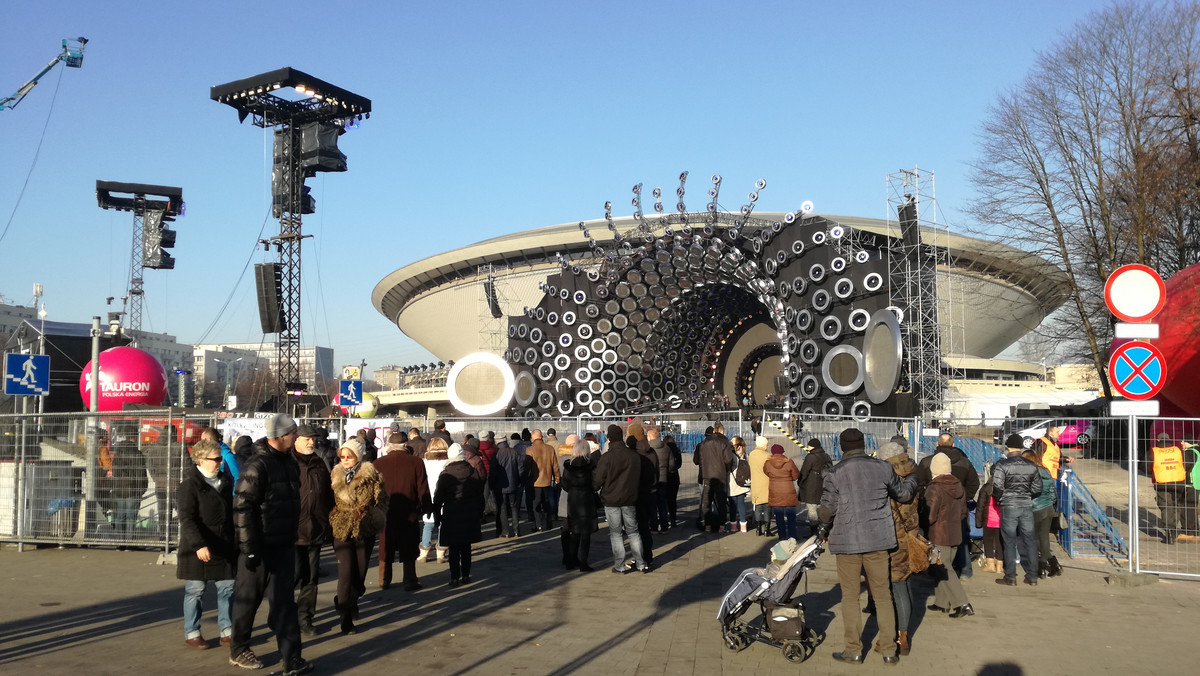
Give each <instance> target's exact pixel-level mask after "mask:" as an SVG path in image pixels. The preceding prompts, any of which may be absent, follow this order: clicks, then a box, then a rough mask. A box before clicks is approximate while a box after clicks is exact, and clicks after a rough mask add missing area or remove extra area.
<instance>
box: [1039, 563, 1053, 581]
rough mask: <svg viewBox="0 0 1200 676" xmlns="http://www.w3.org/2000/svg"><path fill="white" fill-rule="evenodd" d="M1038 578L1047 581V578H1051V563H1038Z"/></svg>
mask: <svg viewBox="0 0 1200 676" xmlns="http://www.w3.org/2000/svg"><path fill="white" fill-rule="evenodd" d="M1038 577H1039V578H1040V579H1045V578H1047V577H1050V564H1049V563H1040V562H1039V563H1038Z"/></svg>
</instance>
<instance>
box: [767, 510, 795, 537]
mask: <svg viewBox="0 0 1200 676" xmlns="http://www.w3.org/2000/svg"><path fill="white" fill-rule="evenodd" d="M772 509H773V510H774V511H775V528H776V530H778V531H779V539H780V540H786V539H788V538H794V537H796V506H795V505H788V506H787V507H772Z"/></svg>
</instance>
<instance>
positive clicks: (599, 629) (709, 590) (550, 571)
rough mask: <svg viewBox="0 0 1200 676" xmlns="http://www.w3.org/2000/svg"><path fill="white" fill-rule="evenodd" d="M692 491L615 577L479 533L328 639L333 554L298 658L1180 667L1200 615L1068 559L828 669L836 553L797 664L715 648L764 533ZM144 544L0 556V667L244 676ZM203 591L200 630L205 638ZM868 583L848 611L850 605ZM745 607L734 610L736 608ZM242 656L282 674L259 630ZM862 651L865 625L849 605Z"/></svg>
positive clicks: (514, 665)
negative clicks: (893, 644) (450, 567)
mask: <svg viewBox="0 0 1200 676" xmlns="http://www.w3.org/2000/svg"><path fill="white" fill-rule="evenodd" d="M697 493H698V491H697V490H696V489H695V487H694V486H687V485H685V486H684V487H683V490H682V491H681V496H680V497H681V511H682V512H683V513H684V514H685V515H686V516H687V519H686V523H687V525H686V526H683V525H681V526H680V527H679V528H677V529H675V530H674V531H672V532H671V533H670V534H669V535H667V536H655V561H654V568H655V569H654V571H653V572H652V573H650V574H647V575H642V574H628V575H624V576H618V575H614V574H612V573H610V572H609V570H608V568H609V567H610V565H611V560H609V559H608V558H607V557H608V552H609V545H608V535H607V530H605V529H603V528H602V529H601V531H600V532H599V533H596V534H595V535H593V540H592V563H593V565H595V566H596V571H595V572H592V573H587V574H584V573H579V572H574V571H572V572H566V571H564V570H563V569H562V566H560V565H559V559H560V552H561V550H560V549H559V542H558V536H557V532H550V533H541V534H534V535H524V536H522V537H521V538H520V539H518V540H497V539H492V538H491V537H490V534H489V535H488V536H486V537H488V539H487V540H485V541H484V542H483V543H481V544H480V545H477V546H476V548H475V552H476V555H475V564H474V569H473V571H472V579H473V580H474V582H473V583H472V584H470V585H468V586H464V587H459V588H456V589H455V588H450V587H448V586H446V582H447V580H448V579H449V575H448V572H447V568H446V566H445V565H444V564H436V563H424V564H421V565H420V566H419V573H420V575H421V576H422V582H423V583H424V585H425V588H424V589H423V590H421V591H420V592H417V593H415V594H410V593H406V592H404V591H403V590H402V589H401V588H400V587H399V586H393V587H392V588H391V589H389V590H387V591H383V590H380V589H379V587H378V575H377V573H376V570H375V569H374V565H373V567H372V570H371V571H370V573H369V575H368V583H367V595H366V596H365V597H364V598H363V600H362V616H361V620H360V622H359V628H360V632H359V633H358V634H356V635H352V636H348V637H343V636H341V635H339V634H338V633H337V631H336V624H337V619H336V616H335V614H334V611H333V594H334V588H335V586H336V580H335V577H336V574H335V564H334V561H333V558H332V556H327V557H326V558H325V560H324V562H323V570H324V577H323V579H322V584H321V587H320V596H319V599H318V608H319V612H318V616H317V618H318V623H317V624H318V625H319V626H320V627H321V628H323V629H325V630H326V631H325V632H324V633H322V634H321V635H320V636H317V637H315V638H313V639H306V640H305V642H304V656H305V658H307V659H308V660H310V661H312V662H313V663H314V664H315V666H316V671H317V673H325V674H335V673H337V674H340V673H347V674H385V673H405V674H409V673H411V674H438V675H446V676H450V675H456V674H489V675H490V674H575V673H578V674H670V675H685V674H739V675H745V674H767V673H811V674H841V673H846V674H849V673H864V672H876V671H881V670H887V671H888V672H889V673H892V672H894V673H913V674H917V673H920V674H1133V673H1136V674H1186V673H1194V669H1195V665H1194V659H1193V658H1192V656H1191V651H1190V650H1189V649H1188V645H1189V644H1188V643H1187V641H1188V639H1189V637H1190V636H1192V635H1193V634H1194V633H1195V630H1196V628H1197V627H1200V583H1196V582H1190V581H1179V580H1168V579H1164V580H1161V581H1159V582H1157V583H1154V584H1148V585H1144V586H1136V587H1128V586H1123V585H1119V584H1115V583H1112V582H1110V581H1109V577H1110V576H1111V574H1112V572H1113V569H1111V568H1109V567H1108V566H1107V564H1105V563H1104V562H1102V561H1101V560H1098V559H1085V560H1081V561H1067V563H1066V573H1065V575H1063V576H1062V577H1060V578H1056V579H1051V580H1045V581H1043V582H1042V583H1041V584H1039V585H1038V586H1037V587H1036V588H1029V587H1025V586H1023V585H1022V586H1018V587H1016V588H1008V587H1001V586H999V585H996V584H993V583H992V579H993V577H994V576H993V575H990V574H984V573H979V572H976V573H975V576H974V577H973V578H972V579H970V580H967V581H965V586H966V590H967V593H968V595H969V596H970V599H971V602H972V604H973V605H974V607H975V609H976V615H975V616H974V617H969V618H964V619H958V620H952V619H949V618H947V617H946V616H945V615H942V614H940V613H928V612H926V611H925V610H924V607H925V605H926V604H927V603H930V602H931V599H929V598H927V597H930V596H931V594H932V589H931V587H930V586H929V584H928V583H927V582H925V581H922V583H921V584H919V585H917V587H918V592H917V599H916V601H915V604H914V605H915V607H916V608H918V609H919V610H916V611H915V612H916V613H917V615H916V617H915V621H914V624H915V627H914V629H913V630H912V632H911V633H912V642H913V650H912V654H911V655H910V656H908V657H905V658H902V659H901V662H900V664H899V666H898V667H888V666H885V665H884V664H883V663H882V661H881V659H880V657H879V655H878V654H875V653H870V654H868V655H867V657H866V663H865V664H864V665H863V666H851V665H843V664H840V663H837V662H834V661H833V660H832V658H831V657H830V655H831V653H833V652H834V651H837V650H841V649H842V645H841V636H842V620H841V618H840V617H839V616H838V606H839V603H840V599H841V594H840V592H839V591H838V589H837V586H836V579H835V578H836V575H835V569H834V565H833V557H832V555H830V554H825V555H824V557H823V558H822V559H821V560H820V562H819V564H818V568H817V569H816V570H815V571H813V572H812V573H811V574H810V576H809V580H808V592H807V593H806V594H805V593H803V592H804V586H803V583H801V587H800V593H802V594H803V595H802V596H801V598H802V599H803V601H804V603H805V605H806V606H807V616H808V619H809V622H810V623H811V624H812V625H813V626H815V627H816V628H818V629H820V630H822V631H825V632H826V633H827V634H828V638H827V640H826V641H825V643H824V644H823V645H821V646H820V647H818V649H817V652H816V654H815V655H814V656H813V657H811V658H810V659H809V660H808V661H806V662H804V663H803V664H800V665H794V664H790V663H788V662H786V661H785V660H784V659H783V656H782V655H781V654H780V652H779V650H778V649H775V648H771V647H769V646H766V645H763V644H756V645H753V646H751V647H750V648H749V649H747V650H745V651H743V652H740V653H731V652H729V651H728V650H726V649H725V647H724V646H723V644H722V641H721V636H720V631H719V628H718V624H717V622H716V614H717V607H718V605H719V602H720V599H721V596H722V595H723V594H724V593H725V591H726V590H727V589H728V587H729V586H730V585H731V584H732V582H733V581H734V579H735V578H736V576H737V575H738V573H739V572H740V571H742V570H743V569H745V568H749V567H755V566H762V565H764V564H765V563H766V560H767V549H768V546H769V545H770V544H771V543H770V542H768V540H767V538H761V537H757V536H755V535H754V534H753V533H749V534H740V533H737V534H727V535H719V536H715V535H708V534H703V533H700V532H698V531H697V530H696V529H695V527H694V525H693V523H694V518H693V517H694V514H695V505H696V500H697ZM157 558H158V553H157V552H118V551H115V550H110V549H70V548H68V549H56V548H50V549H41V550H36V551H26V552H24V553H18V552H17V551H15V550H14V549H11V548H7V549H4V550H2V551H0V580H2V581H3V590H4V591H3V603H2V605H0V672H2V673H6V674H25V673H38V674H119V673H141V674H147V673H150V674H154V673H169V674H213V673H222V674H230V673H241V670H239V669H236V668H235V667H232V666H229V664H228V663H227V658H228V650H226V649H223V648H217V647H214V648H213V649H211V650H207V651H194V650H190V649H187V648H185V647H184V645H183V631H182V620H181V613H182V609H181V607H182V595H183V583H182V582H180V581H178V580H176V579H175V569H174V567H173V566H160V565H157V564H156V560H157ZM212 593H213V592H212V591H211V590H210V591H209V596H207V597H206V604H207V607H208V608H209V612H208V613H206V615H205V618H204V625H203V626H204V632H205V636H206V637H208V638H209V639H211V642H212V643H213V644H214V646H215V644H216V637H217V635H218V630H217V626H216V614H215V611H213V610H212V609H213V608H214V607H215V599H214V597H213V596H212ZM865 602H866V596H865V592H864V595H863V597H862V603H863V604H865ZM754 612H755V611H753V610H752V611H751V613H752V614H753V613H754ZM266 615H267V611H266V606H265V605H264V606H263V608H262V610H261V611H260V613H259V617H258V626H257V627H256V629H255V643H254V650H255V652H256V653H257V654H258V655H259V656H260V657H261V658H262V659H263V661H264V662H266V664H267V669H266V670H265V671H262V672H258V673H268V672H270V671H274V670H277V669H278V668H279V655H278V653H277V652H276V651H275V644H274V640H273V639H271V638H270V637H269V635H268V633H267V631H266V628H265V624H266ZM863 618H864V622H865V635H866V637H867V641H866V642H865V643H867V644H868V645H869V644H870V642H871V641H872V640H873V637H874V635H875V623H874V621H873V620H872V619H871V618H870V617H869V616H866V615H864V616H863Z"/></svg>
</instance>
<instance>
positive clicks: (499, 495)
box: [491, 436, 525, 538]
mask: <svg viewBox="0 0 1200 676" xmlns="http://www.w3.org/2000/svg"><path fill="white" fill-rule="evenodd" d="M517 439H518V440H519V439H520V437H519V436H518V437H517ZM509 443H510V442H508V441H501V442H500V444H499V445H498V446H497V447H496V469H495V470H494V471H493V472H492V474H491V480H492V481H491V483H492V490H493V491H494V492H495V494H496V537H503V538H512V537H518V536H520V535H521V513H520V510H519V509H518V508H517V499H518V498H519V497H520V495H521V482H522V479H521V473H522V471H523V470H524V464H525V454H524V453H520V452H519V451H518V450H517V449H516V448H513V447H512V446H510V445H509ZM514 443H515V442H514Z"/></svg>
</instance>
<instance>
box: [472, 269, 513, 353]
mask: <svg viewBox="0 0 1200 676" xmlns="http://www.w3.org/2000/svg"><path fill="white" fill-rule="evenodd" d="M507 269H508V268H507V267H505V266H499V265H493V264H491V263H488V264H486V265H481V266H479V268H478V269H477V270H476V271H475V272H476V275H477V276H478V278H479V279H480V290H481V293H480V294H479V303H478V307H479V327H480V328H479V351H480V352H487V353H488V354H502V353H503V352H504V349H505V348H506V347H508V340H507V337H506V335H505V333H504V331H505V324H506V323H507V320H506V318H505V314H504V308H505V307H506V306H507V305H508V302H509V300H508V295H507V293H505V290H504V289H503V288H502V287H505V286H507V283H506V282H502V281H500V280H502V279H504V277H503V276H500V274H499V273H501V272H503V271H505V270H507Z"/></svg>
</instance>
